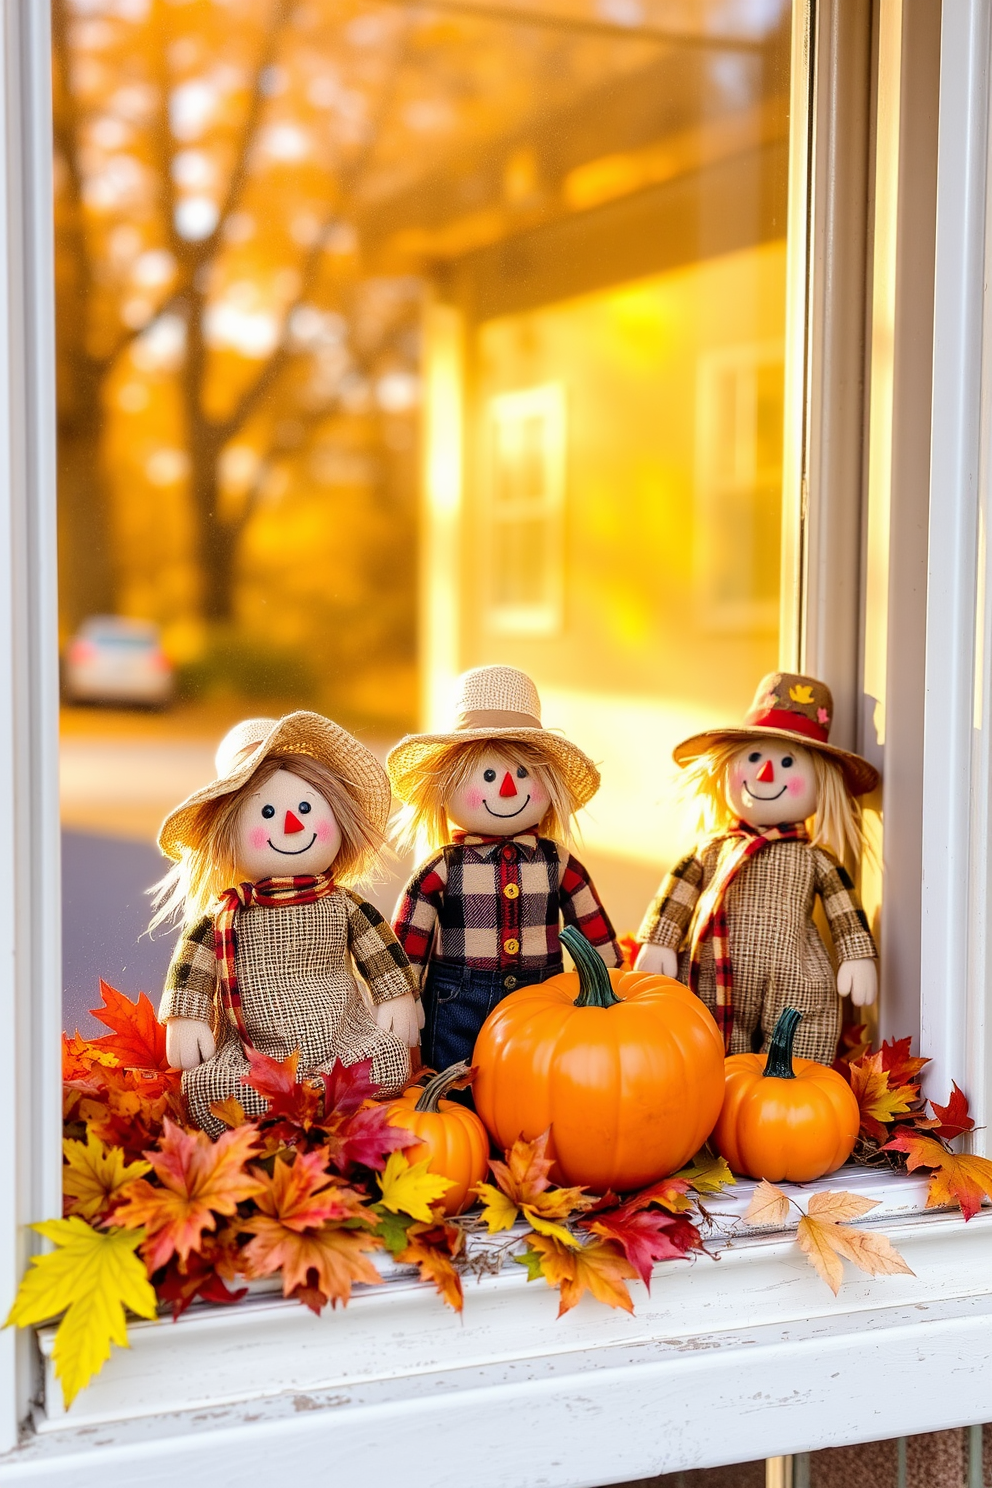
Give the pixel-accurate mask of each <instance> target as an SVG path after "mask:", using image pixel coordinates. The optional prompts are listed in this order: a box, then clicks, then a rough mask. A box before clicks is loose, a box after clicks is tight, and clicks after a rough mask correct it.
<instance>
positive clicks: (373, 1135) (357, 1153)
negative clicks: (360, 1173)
mask: <svg viewBox="0 0 992 1488" xmlns="http://www.w3.org/2000/svg"><path fill="white" fill-rule="evenodd" d="M415 1141H416V1138H415V1137H414V1135H413V1134H412V1132H410V1131H408V1130H407V1128H406V1127H405V1126H391V1125H390V1123H389V1113H388V1111H387V1110H386V1107H385V1106H369V1107H367V1108H365V1109H364V1110H360V1111H355V1112H354V1113H353V1115H351V1116H348V1117H346V1118H345V1119H344V1120H343V1121H341V1123H340V1125H338V1126H337V1129H336V1130H335V1131H334V1132H333V1137H332V1141H331V1143H330V1146H329V1155H331V1158H332V1161H333V1164H334V1166H335V1167H336V1168H337V1169H338V1171H339V1172H341V1173H344V1174H345V1175H347V1174H348V1173H350V1172H351V1170H352V1168H354V1167H363V1168H371V1169H372V1171H373V1172H374V1173H381V1172H382V1171H383V1169H384V1168H385V1166H386V1161H387V1159H388V1157H389V1156H390V1154H391V1153H393V1152H401V1151H402V1150H403V1148H404V1147H410V1146H412V1145H413V1143H414V1142H415Z"/></svg>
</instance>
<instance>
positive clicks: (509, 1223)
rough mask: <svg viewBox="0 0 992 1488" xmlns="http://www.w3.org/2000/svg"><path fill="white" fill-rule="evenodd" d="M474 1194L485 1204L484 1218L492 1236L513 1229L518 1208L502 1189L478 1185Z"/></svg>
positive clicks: (489, 1185) (490, 1184) (482, 1184)
mask: <svg viewBox="0 0 992 1488" xmlns="http://www.w3.org/2000/svg"><path fill="white" fill-rule="evenodd" d="M473 1192H474V1193H475V1194H477V1195H478V1197H479V1198H480V1199H481V1200H482V1202H483V1209H482V1218H483V1219H484V1220H485V1222H486V1227H487V1228H488V1230H489V1233H490V1235H495V1234H498V1232H499V1231H500V1230H509V1229H512V1227H513V1225H514V1223H515V1221H516V1218H517V1212H518V1211H517V1206H516V1204H515V1203H514V1202H513V1200H512V1199H511V1198H508V1197H507V1195H506V1194H505V1193H504V1192H503V1190H502V1189H501V1188H497V1187H496V1186H495V1184H492V1183H477V1184H476V1185H475V1188H474V1190H473Z"/></svg>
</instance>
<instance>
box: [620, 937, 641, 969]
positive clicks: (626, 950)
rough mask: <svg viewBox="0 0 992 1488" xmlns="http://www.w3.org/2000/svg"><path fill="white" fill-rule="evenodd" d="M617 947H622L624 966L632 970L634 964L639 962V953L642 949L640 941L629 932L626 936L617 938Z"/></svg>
mask: <svg viewBox="0 0 992 1488" xmlns="http://www.w3.org/2000/svg"><path fill="white" fill-rule="evenodd" d="M617 945H618V946H619V947H620V954H621V955H622V956H623V964H624V966H625V967H627V968H628V969H632V968H633V965H634V962H635V961H636V960H637V953H638V951H639V950H640V949H641V943H640V941H639V940H638V939H637V937H636V936H634V935H631V934H630V932H629V931H628V933H627V934H626V935H618V936H617Z"/></svg>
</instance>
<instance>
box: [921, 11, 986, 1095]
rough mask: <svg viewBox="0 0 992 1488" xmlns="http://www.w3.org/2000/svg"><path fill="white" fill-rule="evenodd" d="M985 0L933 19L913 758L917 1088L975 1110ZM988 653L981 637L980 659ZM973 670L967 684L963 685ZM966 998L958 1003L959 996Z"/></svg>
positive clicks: (981, 894) (980, 945) (979, 985)
mask: <svg viewBox="0 0 992 1488" xmlns="http://www.w3.org/2000/svg"><path fill="white" fill-rule="evenodd" d="M990 28H992V11H990V9H989V6H988V4H987V3H986V0H954V3H953V4H945V5H944V6H943V9H942V18H941V87H940V123H939V138H938V176H937V242H936V266H935V302H934V352H933V412H932V424H931V469H930V535H929V553H930V558H929V578H928V595H927V659H926V706H925V724H924V747H925V756H924V766H923V884H922V947H921V1009H920V1042H921V1046H922V1048H924V1049H925V1050H926V1051H927V1053H928V1054H929V1055H930V1056H931V1058H932V1059H933V1064H932V1065H931V1067H930V1071H929V1076H928V1088H929V1089H930V1090H931V1091H932V1092H933V1093H934V1094H935V1095H936V1097H937V1099H939V1100H944V1099H946V1096H947V1092H948V1090H949V1087H950V1081H951V1078H952V1076H954V1077H956V1078H957V1079H958V1080H962V1081H963V1082H966V1086H967V1089H968V1091H969V1093H970V1095H971V1097H972V1101H973V1103H974V1107H975V1111H976V1115H977V1117H978V1119H979V1124H984V1123H985V1122H986V1121H987V1119H988V1104H987V1089H986V1081H987V1062H986V1058H985V1047H984V1040H985V1005H986V997H987V993H986V986H985V976H986V959H987V946H986V938H987V920H986V904H985V899H986V894H987V892H988V889H987V868H986V856H987V852H988V844H989V839H988V818H987V783H988V776H989V769H990V767H992V756H990V729H989V719H988V691H989V690H988V686H987V685H985V686H984V687H983V686H982V685H981V684H982V682H983V681H984V679H978V678H976V662H977V661H978V660H979V659H981V658H982V650H981V649H980V648H978V647H977V646H976V638H977V637H978V636H979V635H984V633H985V630H986V627H987V624H988V617H987V609H988V598H987V596H988V594H989V592H990V591H989V590H988V588H987V587H983V592H982V606H983V613H982V614H981V615H980V616H977V619H976V615H977V605H978V599H979V573H978V554H979V551H980V547H981V532H982V530H984V520H985V508H986V504H987V491H986V488H987V474H984V473H983V478H982V479H981V481H980V466H981V454H982V417H981V401H982V397H981V395H982V387H983V370H984V363H985V359H986V357H987V355H988V348H989V346H990V344H992V343H990V342H989V339H988V330H987V325H986V309H987V307H986V300H985V283H986V275H987V258H986V210H987V201H988V109H989V47H990ZM988 660H989V651H988V647H985V648H984V659H983V661H982V664H983V667H987V665H988ZM976 683H977V684H978V685H976ZM963 1004H965V1005H966V1015H965V1011H964V1008H963Z"/></svg>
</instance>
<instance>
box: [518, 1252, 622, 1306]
mask: <svg viewBox="0 0 992 1488" xmlns="http://www.w3.org/2000/svg"><path fill="white" fill-rule="evenodd" d="M527 1240H528V1250H527V1252H525V1254H524V1255H523V1256H521V1257H520V1260H521V1261H522V1263H523V1264H524V1265H526V1266H527V1269H528V1271H529V1272H530V1273H531V1276H535V1275H537V1274H541V1275H543V1276H544V1279H545V1280H546V1281H547V1283H548V1285H549V1286H552V1287H557V1288H558V1290H559V1292H560V1294H561V1302H560V1304H559V1307H558V1316H559V1317H563V1316H564V1314H565V1313H566V1312H570V1311H571V1309H572V1308H573V1307H574V1306H575V1304H576V1303H577V1302H578V1301H580V1300H581V1298H582V1297H583V1296H584V1295H585V1293H586V1292H587V1291H588V1292H591V1293H592V1295H593V1296H594V1297H595V1298H596V1300H597V1301H598V1302H605V1303H606V1305H607V1306H608V1307H622V1308H623V1310H624V1312H633V1310H634V1304H633V1302H632V1301H631V1297H630V1292H629V1291H628V1290H627V1286H626V1282H627V1281H628V1280H629V1279H631V1278H632V1277H634V1276H636V1275H637V1271H636V1269H635V1267H634V1266H632V1265H631V1264H630V1262H629V1261H628V1260H626V1259H625V1257H624V1255H623V1252H622V1251H621V1249H620V1247H619V1246H618V1245H616V1244H615V1243H614V1242H613V1241H612V1240H594V1241H591V1242H590V1243H589V1244H587V1245H579V1246H575V1247H573V1246H566V1245H562V1243H561V1242H560V1241H559V1240H557V1239H555V1237H554V1236H553V1235H535V1234H531V1235H528V1237H527Z"/></svg>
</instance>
